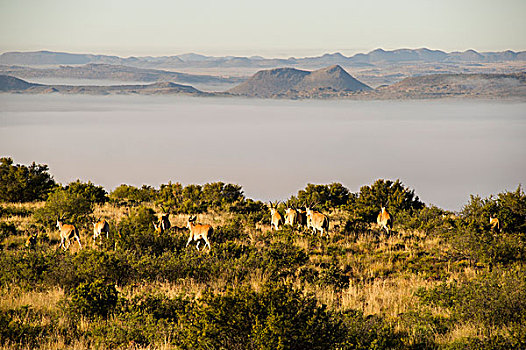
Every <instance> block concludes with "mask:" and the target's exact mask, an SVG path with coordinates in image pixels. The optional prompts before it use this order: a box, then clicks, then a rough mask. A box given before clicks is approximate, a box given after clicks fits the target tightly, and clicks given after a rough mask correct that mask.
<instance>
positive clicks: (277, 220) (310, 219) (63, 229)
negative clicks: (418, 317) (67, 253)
mask: <svg viewBox="0 0 526 350" xmlns="http://www.w3.org/2000/svg"><path fill="white" fill-rule="evenodd" d="M278 204H279V202H276V203H272V202H269V204H268V205H267V206H268V208H269V210H270V231H272V230H276V231H278V230H280V229H281V228H283V227H284V226H285V225H287V226H290V227H292V228H293V229H297V230H304V229H307V230H311V234H312V235H316V234H317V233H319V234H320V237H323V236H325V237H327V238H329V217H328V216H327V215H325V214H322V213H320V212H318V211H315V210H313V209H312V207H313V205H312V204H305V206H304V208H305V209H304V210H303V209H301V208H297V207H295V206H293V207H287V208H285V209H284V212H285V215H284V218H283V216H282V215H281V214H280V212H279V210H278ZM196 220H197V217H196V216H195V215H193V216H189V217H188V221H187V223H186V228H181V227H177V226H172V225H171V223H170V214H169V212H167V211H166V210H165V209H164V208H162V212H161V213H160V214H158V215H157V221H153V227H154V229H155V232H156V233H158V234H162V233H164V232H166V231H168V230H170V229H178V230H181V229H188V230H189V232H190V235H189V237H188V241H187V242H186V246H187V247H188V245H189V244H190V243H191V242H192V241H195V242H197V245H196V248H197V250H199V244H200V242H201V241H204V244H205V246H206V247H208V249H209V250H210V249H211V246H210V241H209V239H210V236H211V235H212V234H213V232H214V229H213V227H212V226H211V225H207V224H199V223H196ZM376 223H377V225H378V228H379V229H380V230H385V232H386V233H387V234H389V231H390V230H392V229H393V218H392V216H391V214H390V213H389V212H388V211H387V209H386V208H385V207H384V206H382V207H381V209H380V212H379V214H378V216H377V218H376ZM92 224H93V241H94V242H95V241H96V240H97V239H98V238H99V237H101V235H102V234H105V236H106V239H108V238H109V233H110V225H109V223H108V221H106V220H105V219H100V218H99V219H98V220H96V221H95V222H93V223H92ZM489 225H490V227H491V230H500V221H499V219H498V218H497V217H493V216H492V215H490V217H489ZM56 226H57V227H58V230H59V233H60V245H59V246H60V247H62V248H63V249H64V250H67V249H68V248H69V246H70V245H71V240H76V241H77V243H78V245H79V247H80V248H81V249H82V244H81V243H80V235H79V230H78V229H77V228H76V227H75V226H74V225H71V224H65V223H64V222H63V219H61V218H58V219H57V225H56ZM264 227H265V225H263V224H261V223H258V224H256V228H257V229H259V230H263V229H264ZM267 227H268V226H267ZM118 234H119V235H118V236H119V237H120V230H119V232H118ZM116 235H117V234H116ZM37 236H38V234H37V233H34V234H32V235H30V236H29V237H28V238H27V240H26V247H28V248H31V247H32V246H34V245H35V244H36V240H37ZM116 247H117V243H116V242H115V248H116Z"/></svg>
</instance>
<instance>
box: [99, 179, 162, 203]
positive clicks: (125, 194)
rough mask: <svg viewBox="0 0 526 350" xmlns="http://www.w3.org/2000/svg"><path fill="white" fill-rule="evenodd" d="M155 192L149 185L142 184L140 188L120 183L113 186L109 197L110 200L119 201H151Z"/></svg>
mask: <svg viewBox="0 0 526 350" xmlns="http://www.w3.org/2000/svg"><path fill="white" fill-rule="evenodd" d="M156 193H157V191H156V190H155V189H154V188H153V187H151V186H147V185H142V187H141V188H137V187H134V186H130V185H125V184H122V185H120V186H118V187H117V188H115V189H114V190H113V191H112V192H111V193H110V196H109V197H110V199H111V200H113V201H115V202H119V203H120V202H125V203H143V202H150V201H153V200H154V199H155V196H156Z"/></svg>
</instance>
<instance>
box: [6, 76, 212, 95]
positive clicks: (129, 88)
mask: <svg viewBox="0 0 526 350" xmlns="http://www.w3.org/2000/svg"><path fill="white" fill-rule="evenodd" d="M0 91H3V92H10V93H32V94H46V93H52V92H59V93H64V94H88V95H108V94H144V95H159V94H184V95H195V96H207V95H209V94H207V93H204V92H202V91H199V90H197V89H196V88H194V87H192V86H188V85H180V84H175V83H171V82H159V83H154V84H147V85H111V86H92V85H85V86H72V85H44V84H32V83H28V82H26V81H24V80H21V79H18V78H15V77H11V76H7V75H0Z"/></svg>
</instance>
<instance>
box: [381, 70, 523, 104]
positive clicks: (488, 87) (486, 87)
mask: <svg viewBox="0 0 526 350" xmlns="http://www.w3.org/2000/svg"><path fill="white" fill-rule="evenodd" d="M371 96H372V97H381V98H403V99H411V98H444V97H478V98H526V72H522V73H513V74H432V75H426V76H419V77H410V78H406V79H404V80H402V81H400V82H399V83H396V84H393V85H389V86H383V87H380V88H377V89H376V90H375V91H374V93H373V94H371Z"/></svg>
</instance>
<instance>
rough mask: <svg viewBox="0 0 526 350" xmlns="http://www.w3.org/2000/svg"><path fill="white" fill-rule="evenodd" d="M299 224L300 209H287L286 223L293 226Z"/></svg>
mask: <svg viewBox="0 0 526 350" xmlns="http://www.w3.org/2000/svg"><path fill="white" fill-rule="evenodd" d="M297 224H298V211H297V210H296V209H294V208H287V209H285V225H290V226H292V227H294V226H296V225H297Z"/></svg>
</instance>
